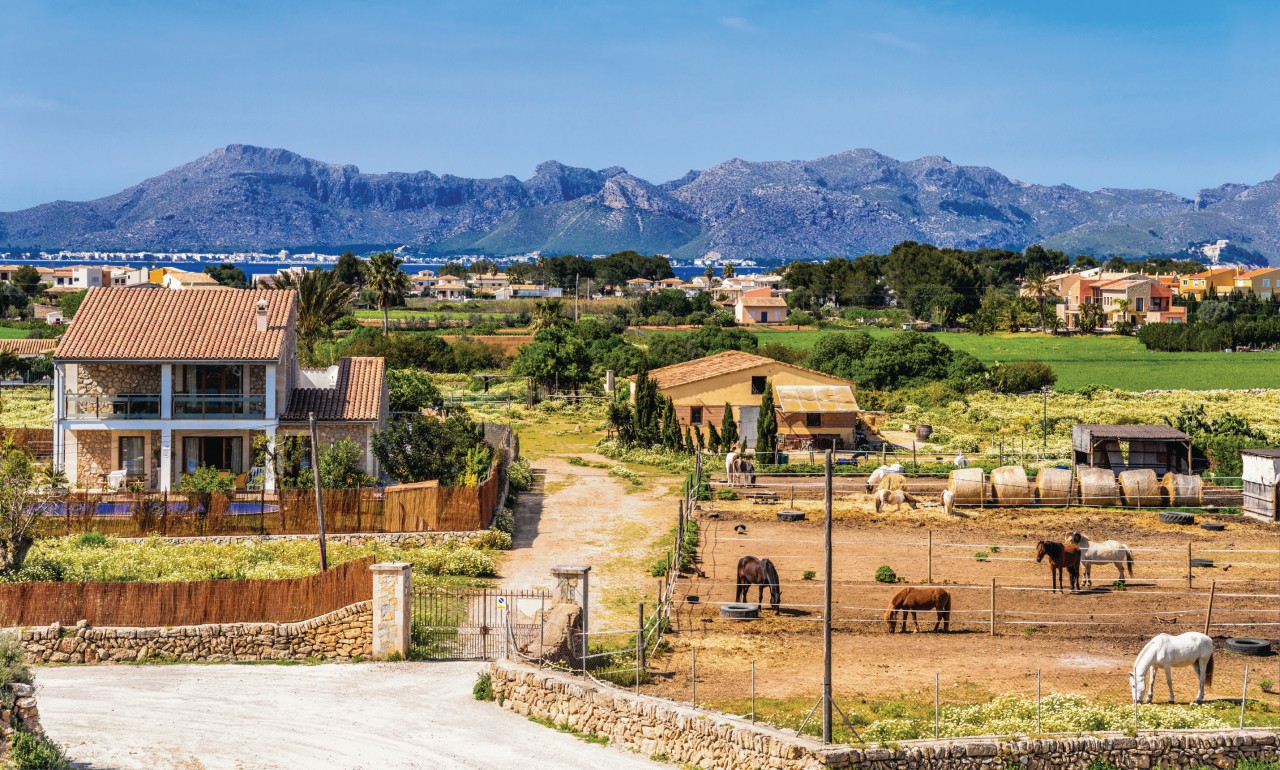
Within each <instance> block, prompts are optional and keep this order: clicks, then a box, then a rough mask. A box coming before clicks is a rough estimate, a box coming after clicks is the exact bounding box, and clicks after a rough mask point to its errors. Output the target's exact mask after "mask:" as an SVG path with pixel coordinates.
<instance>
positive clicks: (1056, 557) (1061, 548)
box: [1036, 540, 1080, 593]
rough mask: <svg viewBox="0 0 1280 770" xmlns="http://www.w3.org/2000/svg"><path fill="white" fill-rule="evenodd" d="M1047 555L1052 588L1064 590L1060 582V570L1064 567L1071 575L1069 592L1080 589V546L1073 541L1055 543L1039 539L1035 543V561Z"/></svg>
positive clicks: (1039, 560)
mask: <svg viewBox="0 0 1280 770" xmlns="http://www.w3.org/2000/svg"><path fill="white" fill-rule="evenodd" d="M1046 556H1048V557H1049V573H1050V575H1051V576H1052V579H1053V590H1054V591H1058V590H1061V591H1063V592H1064V593H1065V592H1066V590H1067V589H1066V587H1064V586H1063V584H1062V571H1063V570H1064V569H1065V570H1066V571H1067V574H1068V575H1069V576H1070V577H1071V592H1072V593H1075V592H1076V591H1078V590H1080V547H1079V546H1077V545H1076V544H1075V543H1055V542H1052V541H1048V540H1041V541H1040V542H1038V543H1036V563H1037V564H1039V563H1040V562H1041V561H1043V560H1044V557H1046Z"/></svg>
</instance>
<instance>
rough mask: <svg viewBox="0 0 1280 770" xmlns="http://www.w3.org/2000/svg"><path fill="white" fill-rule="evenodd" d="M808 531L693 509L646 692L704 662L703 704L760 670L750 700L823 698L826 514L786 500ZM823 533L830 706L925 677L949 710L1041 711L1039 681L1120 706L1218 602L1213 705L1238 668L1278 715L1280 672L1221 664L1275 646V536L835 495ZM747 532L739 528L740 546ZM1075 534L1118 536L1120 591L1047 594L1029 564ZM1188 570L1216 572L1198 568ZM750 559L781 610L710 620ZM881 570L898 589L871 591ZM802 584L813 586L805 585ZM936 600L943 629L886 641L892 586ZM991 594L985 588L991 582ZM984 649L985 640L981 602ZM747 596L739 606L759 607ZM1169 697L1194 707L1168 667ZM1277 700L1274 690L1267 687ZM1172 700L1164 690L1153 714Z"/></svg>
mask: <svg viewBox="0 0 1280 770" xmlns="http://www.w3.org/2000/svg"><path fill="white" fill-rule="evenodd" d="M795 508H796V509H799V510H802V511H804V512H806V514H807V517H808V518H807V520H805V521H801V522H794V523H783V522H779V521H777V518H776V512H777V510H778V506H761V505H754V504H752V503H750V502H746V501H715V502H709V503H703V504H702V506H701V510H699V511H697V512H696V515H697V516H698V517H699V522H700V527H701V546H700V551H699V562H698V564H697V565H696V567H697V570H696V572H695V573H692V574H689V575H687V576H686V577H685V578H684V579H682V581H681V582H680V584H679V585H678V586H677V590H676V593H675V596H676V600H677V604H676V608H675V612H674V614H673V625H674V629H675V633H673V634H672V635H671V636H670V637H668V639H669V641H670V643H671V651H670V652H669V653H667V654H666V655H665V656H663V657H662V658H660V659H659V660H658V661H657V663H658V665H659V668H661V669H662V671H663V673H662V674H661V675H660V676H659V677H658V678H657V681H656V682H655V683H654V684H653V685H652V688H653V689H654V690H655V691H657V692H659V693H661V694H663V695H666V696H667V697H672V698H676V699H682V700H689V698H690V696H691V691H692V687H691V681H690V679H691V664H692V657H693V651H694V650H695V649H696V654H697V679H698V681H697V694H698V700H699V702H703V703H730V702H737V701H740V700H741V699H744V698H747V697H749V694H750V667H751V663H752V661H755V663H756V691H757V695H758V696H759V697H761V698H766V697H767V698H775V699H787V698H799V697H814V698H816V697H817V693H818V692H819V691H820V683H821V680H822V634H821V630H822V622H821V619H822V605H821V603H822V585H823V578H824V575H823V529H822V522H821V519H822V506H821V502H820V501H817V500H803V499H799V497H798V498H797V500H796V503H795ZM834 518H835V525H834V533H833V543H834V548H833V575H832V578H833V582H834V610H833V613H832V614H833V619H834V628H835V631H834V637H833V661H834V663H833V668H834V683H835V689H836V692H837V695H840V694H843V695H844V696H845V697H854V698H861V699H866V700H868V701H873V700H883V699H888V698H895V699H916V700H919V699H921V698H927V700H928V702H929V705H930V707H931V706H932V701H933V695H934V692H933V691H934V685H935V675H936V676H937V679H938V686H939V689H940V691H941V692H940V697H941V698H942V699H943V700H944V702H945V701H946V700H947V699H948V698H950V699H951V700H952V702H970V703H971V702H979V701H981V700H983V699H986V698H989V697H991V696H992V695H995V694H999V693H1019V694H1023V695H1029V696H1031V697H1034V694H1035V692H1036V687H1037V671H1039V672H1040V686H1041V687H1042V688H1043V691H1044V692H1045V693H1049V692H1072V693H1081V694H1085V695H1088V696H1090V697H1092V698H1097V699H1102V700H1114V701H1123V700H1126V699H1127V698H1128V673H1127V672H1128V671H1129V669H1130V668H1131V667H1132V665H1133V660H1134V657H1135V656H1136V654H1137V653H1138V651H1139V650H1140V649H1141V648H1142V646H1143V645H1144V644H1145V643H1146V642H1147V640H1149V639H1150V638H1151V637H1152V636H1154V635H1156V634H1158V633H1161V632H1168V633H1173V634H1177V633H1182V632H1184V631H1191V630H1196V631H1201V630H1203V628H1204V623H1205V617H1206V612H1207V611H1208V606H1209V595H1210V591H1211V586H1213V585H1214V582H1215V581H1216V588H1215V589H1214V594H1215V595H1214V598H1213V614H1212V624H1213V625H1212V627H1211V635H1212V636H1213V637H1215V639H1216V640H1217V641H1218V644H1217V650H1218V653H1217V654H1216V656H1215V668H1216V671H1215V679H1214V684H1213V686H1212V687H1211V688H1209V691H1208V693H1207V695H1208V697H1210V698H1234V699H1237V700H1238V699H1239V698H1240V694H1241V687H1242V685H1243V683H1244V682H1243V680H1244V667H1245V665H1249V666H1250V682H1251V683H1250V685H1249V691H1250V692H1249V697H1250V698H1257V699H1261V700H1264V701H1269V702H1270V703H1271V707H1272V708H1276V709H1280V700H1277V696H1275V695H1272V694H1270V693H1267V692H1263V691H1262V690H1261V689H1260V688H1259V686H1258V685H1259V684H1260V683H1261V682H1262V680H1263V679H1269V680H1280V657H1274V656H1273V657H1267V658H1247V657H1243V656H1237V655H1234V654H1228V653H1226V652H1225V650H1224V648H1223V645H1222V639H1223V638H1225V637H1228V636H1253V637H1261V638H1268V639H1272V640H1273V641H1274V640H1275V639H1276V636H1277V634H1278V633H1280V631H1278V630H1277V629H1278V628H1280V535H1278V534H1277V531H1276V530H1275V529H1273V528H1272V527H1269V526H1267V525H1264V524H1261V523H1259V522H1256V521H1253V520H1249V519H1245V518H1242V517H1239V516H1230V517H1210V518H1207V517H1205V516H1200V517H1198V522H1200V521H1209V520H1212V521H1219V522H1222V523H1225V525H1226V528H1225V530H1224V531H1221V532H1211V531H1207V530H1203V529H1201V528H1199V527H1198V526H1191V527H1179V526H1174V525H1166V524H1162V523H1160V522H1159V521H1158V519H1157V517H1156V513H1155V512H1153V511H1112V510H1089V509H1081V508H1074V509H1070V510H1062V509H1020V508H995V509H985V510H981V511H978V510H973V509H965V510H964V511H963V512H962V515H960V516H947V515H945V514H944V513H942V511H941V510H940V509H938V508H924V509H920V510H915V511H911V510H908V509H905V508H904V509H903V510H902V511H900V512H896V511H893V510H888V511H886V512H884V513H882V514H876V513H874V510H873V509H872V507H871V506H870V503H869V499H868V498H867V497H866V496H865V495H862V494H859V493H848V494H844V495H839V494H838V495H837V502H836V505H835V517H834ZM744 527H745V530H743V531H739V530H741V529H742V528H744ZM1073 531H1078V532H1083V533H1084V534H1085V535H1086V536H1088V537H1089V538H1090V539H1091V540H1092V541H1093V542H1094V543H1100V542H1102V541H1104V540H1108V539H1114V540H1119V541H1121V542H1122V543H1125V544H1127V545H1128V546H1129V547H1130V548H1131V549H1132V550H1133V554H1134V571H1133V576H1132V577H1129V576H1128V574H1126V575H1125V585H1123V586H1121V585H1118V584H1117V583H1116V582H1115V581H1117V577H1118V576H1117V571H1116V568H1115V567H1114V566H1112V565H1110V564H1098V565H1093V567H1092V573H1093V586H1092V588H1088V589H1084V590H1081V591H1079V592H1075V593H1053V592H1052V591H1051V590H1050V575H1049V567H1048V565H1047V563H1044V564H1037V563H1035V545H1036V541H1037V540H1040V539H1044V540H1056V541H1062V540H1064V539H1066V537H1067V535H1068V533H1070V532H1073ZM1188 545H1190V548H1191V551H1190V554H1191V556H1192V557H1193V558H1195V559H1197V560H1199V559H1211V560H1212V561H1213V563H1214V566H1212V567H1202V566H1196V567H1192V568H1191V570H1190V571H1191V578H1192V579H1191V584H1190V587H1189V586H1188V579H1187V578H1188ZM744 555H753V556H757V557H762V558H763V557H767V558H769V559H770V560H771V561H773V563H774V564H775V566H776V567H777V570H778V574H779V579H780V585H781V593H782V602H781V608H780V610H779V611H778V612H774V611H773V610H771V609H769V608H768V606H767V605H768V601H769V594H768V592H767V591H766V592H765V595H764V600H765V605H766V606H765V607H764V608H763V609H762V611H761V613H760V615H761V617H760V619H758V620H748V621H738V620H726V619H722V618H720V617H719V606H720V603H723V602H730V601H733V600H734V594H735V588H736V565H737V562H738V559H739V558H741V557H742V556H744ZM884 565H887V566H889V567H891V568H892V569H893V570H894V572H895V573H896V575H897V576H898V579H899V581H901V582H900V583H899V584H887V583H882V582H877V581H876V580H875V574H876V571H877V569H878V568H879V567H881V566H884ZM807 572H812V573H813V574H812V575H811V576H809V577H808V579H806V573H807ZM930 577H932V583H933V584H934V585H937V586H940V587H943V588H945V589H946V590H948V591H949V592H950V593H951V596H952V603H953V606H952V616H951V630H950V632H949V633H945V634H944V633H931V630H932V628H933V626H934V622H935V617H934V613H932V612H926V613H923V614H921V616H920V617H919V623H920V628H921V633H907V634H901V633H899V634H893V635H890V634H889V633H888V632H887V630H886V625H887V624H886V623H885V621H884V613H885V608H886V607H887V605H888V601H889V598H890V597H891V596H892V594H893V593H894V592H896V591H897V590H898V589H899V588H901V587H902V586H903V585H923V584H925V583H927V582H929V578H930ZM993 581H994V585H995V589H994V591H993V589H992V585H993ZM993 594H994V602H995V607H996V610H995V626H994V629H995V635H994V636H993V635H992V602H993ZM757 597H758V589H756V588H752V589H751V591H750V601H752V602H755V601H757ZM1174 688H1175V693H1176V694H1177V697H1178V700H1179V701H1181V702H1186V701H1187V700H1189V699H1190V698H1192V697H1194V695H1195V677H1194V674H1192V673H1191V672H1190V669H1180V670H1176V671H1175V674H1174ZM1268 689H1270V688H1268ZM1167 697H1168V690H1167V687H1166V685H1165V683H1164V681H1163V676H1162V675H1161V676H1160V677H1159V681H1158V682H1157V689H1156V699H1157V700H1158V701H1160V700H1164V699H1167Z"/></svg>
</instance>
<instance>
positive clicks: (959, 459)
mask: <svg viewBox="0 0 1280 770" xmlns="http://www.w3.org/2000/svg"><path fill="white" fill-rule="evenodd" d="M956 467H957V468H968V467H969V458H968V457H965V456H964V452H959V453H958V454H956Z"/></svg>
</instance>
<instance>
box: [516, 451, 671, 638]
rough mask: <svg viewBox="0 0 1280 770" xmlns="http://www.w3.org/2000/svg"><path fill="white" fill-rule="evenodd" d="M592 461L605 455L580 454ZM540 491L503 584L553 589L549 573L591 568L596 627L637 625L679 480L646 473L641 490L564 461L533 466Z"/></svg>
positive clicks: (521, 521) (520, 509)
mask: <svg viewBox="0 0 1280 770" xmlns="http://www.w3.org/2000/svg"><path fill="white" fill-rule="evenodd" d="M576 456H578V457H581V458H583V459H584V460H586V461H587V462H594V463H600V462H602V461H604V460H605V458H604V457H601V456H600V455H597V454H594V453H590V452H579V453H576ZM533 468H534V471H535V473H537V474H538V475H539V476H540V479H541V480H540V484H539V486H538V487H537V488H536V489H534V490H532V491H531V492H529V493H527V494H524V495H521V498H520V501H519V503H518V505H517V507H516V536H515V537H514V538H513V544H512V550H511V551H510V552H509V553H508V554H507V556H506V557H505V558H504V560H503V563H502V567H501V571H502V582H503V585H504V586H507V587H510V588H546V589H551V588H554V581H553V580H552V578H551V568H552V567H554V566H556V565H560V564H586V565H590V566H591V593H592V597H593V598H592V611H591V626H592V628H593V629H595V630H603V629H612V628H634V626H635V623H636V620H635V618H636V605H637V604H639V603H640V602H647V603H649V604H652V603H653V602H654V594H655V593H656V591H657V579H656V578H652V577H650V575H649V567H650V566H651V565H652V563H653V562H654V561H655V560H657V558H658V557H659V555H660V554H661V552H662V550H663V548H662V546H661V543H662V542H663V539H664V538H666V537H667V535H668V533H669V532H670V530H671V528H672V527H673V526H675V515H676V512H675V505H676V502H675V501H676V499H677V497H678V495H673V494H671V485H672V484H677V483H678V480H677V479H671V478H667V477H663V476H648V477H645V479H644V484H643V486H641V487H638V488H637V487H634V486H633V485H631V484H630V483H629V482H627V481H625V480H622V479H618V478H615V477H612V476H609V475H608V471H607V470H606V469H604V468H593V467H582V466H575V465H570V464H569V463H568V462H567V461H566V459H565V457H562V456H548V457H543V458H540V459H536V460H534V461H533Z"/></svg>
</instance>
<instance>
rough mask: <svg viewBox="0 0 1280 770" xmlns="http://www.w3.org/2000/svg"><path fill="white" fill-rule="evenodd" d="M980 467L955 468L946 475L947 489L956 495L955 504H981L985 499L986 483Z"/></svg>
mask: <svg viewBox="0 0 1280 770" xmlns="http://www.w3.org/2000/svg"><path fill="white" fill-rule="evenodd" d="M983 476H984V474H983V472H982V469H981V468H956V469H955V470H953V471H951V473H950V474H948V475H947V489H949V490H951V494H953V495H955V496H956V505H981V504H982V503H983V502H984V501H985V500H986V499H987V485H986V484H985V483H984V481H983Z"/></svg>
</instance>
